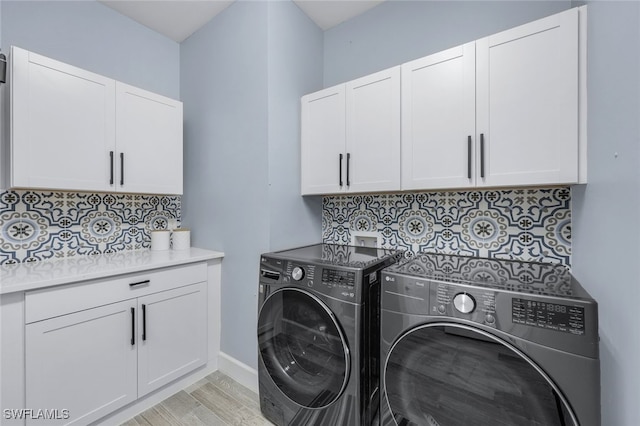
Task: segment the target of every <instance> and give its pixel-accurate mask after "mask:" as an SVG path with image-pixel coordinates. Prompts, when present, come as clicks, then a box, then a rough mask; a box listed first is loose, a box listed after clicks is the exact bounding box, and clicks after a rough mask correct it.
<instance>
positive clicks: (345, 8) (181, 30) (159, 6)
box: [99, 0, 383, 43]
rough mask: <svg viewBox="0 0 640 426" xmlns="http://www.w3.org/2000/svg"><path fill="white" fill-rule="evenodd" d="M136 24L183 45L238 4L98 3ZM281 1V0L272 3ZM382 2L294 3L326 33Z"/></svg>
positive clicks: (213, 0)
mask: <svg viewBox="0 0 640 426" xmlns="http://www.w3.org/2000/svg"><path fill="white" fill-rule="evenodd" d="M99 1H100V2H101V3H103V4H105V5H106V6H108V7H110V8H112V9H114V10H116V11H118V12H120V13H121V14H123V15H125V16H128V17H129V18H131V19H133V20H134V21H137V22H139V23H140V24H142V25H144V26H146V27H148V28H151V29H152V30H154V31H157V32H159V33H160V34H164V35H165V36H167V37H169V38H170V39H172V40H174V41H176V42H178V43H181V42H182V41H184V40H185V39H186V38H187V37H189V36H190V35H191V34H193V33H194V32H196V31H197V30H198V29H199V28H200V27H202V26H203V25H204V24H206V23H207V22H209V21H210V20H211V19H212V18H213V17H214V16H216V15H217V14H219V13H220V12H222V11H223V10H224V9H226V8H227V7H228V6H229V5H230V4H231V3H233V1H235V0H99ZM269 1H281V0H269ZM382 1H383V0H294V3H295V4H297V5H298V7H299V8H300V9H302V11H303V12H304V13H305V14H306V15H307V16H309V18H311V19H312V20H313V21H314V22H315V23H316V24H317V25H318V27H320V28H321V29H323V30H326V29H329V28H331V27H334V26H336V25H338V24H340V23H342V22H344V21H347V20H349V19H351V18H353V17H354V16H358V15H360V14H361V13H364V12H366V11H367V10H369V9H371V8H373V7H375V6H377V5H378V4H380V3H382Z"/></svg>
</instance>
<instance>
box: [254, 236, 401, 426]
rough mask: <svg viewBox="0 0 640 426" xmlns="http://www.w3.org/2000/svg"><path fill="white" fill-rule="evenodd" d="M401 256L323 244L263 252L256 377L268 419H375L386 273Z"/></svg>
mask: <svg viewBox="0 0 640 426" xmlns="http://www.w3.org/2000/svg"><path fill="white" fill-rule="evenodd" d="M401 255H402V254H401V252H397V251H393V250H382V249H376V248H368V247H352V246H341V245H332V244H317V245H312V246H306V247H301V248H297V249H292V250H286V251H281V252H276V253H268V254H263V255H262V256H261V259H260V288H259V295H258V307H259V315H258V349H259V357H258V380H259V394H260V395H259V396H260V408H261V410H262V413H263V415H264V416H265V417H266V418H267V419H269V420H270V421H271V422H273V423H274V424H276V425H278V426H285V425H296V426H300V425H305V426H308V425H327V426H335V425H341V426H355V425H357V426H364V425H366V426H369V425H370V424H371V421H372V419H373V417H374V415H375V414H376V413H377V410H378V407H379V396H380V394H379V372H380V363H379V354H380V334H379V319H380V311H379V306H380V274H381V272H380V271H381V270H382V268H384V267H386V266H388V265H390V264H392V263H394V262H396V261H397V260H398V259H399V258H400V257H401Z"/></svg>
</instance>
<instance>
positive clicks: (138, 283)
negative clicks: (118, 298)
mask: <svg viewBox="0 0 640 426" xmlns="http://www.w3.org/2000/svg"><path fill="white" fill-rule="evenodd" d="M150 282H151V280H144V281H138V282H137V283H130V284H129V287H135V286H137V285H142V284H149V283H150Z"/></svg>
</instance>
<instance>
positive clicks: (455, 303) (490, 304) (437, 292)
mask: <svg viewBox="0 0 640 426" xmlns="http://www.w3.org/2000/svg"><path fill="white" fill-rule="evenodd" d="M430 293H431V297H430V298H429V299H430V300H431V306H430V308H429V314H430V315H435V316H448V317H456V318H464V319H467V320H470V321H473V322H477V323H481V324H485V325H488V326H491V327H494V326H495V325H496V292H495V291H490V290H486V289H482V288H478V287H475V288H470V287H467V286H460V285H455V284H447V283H434V282H432V283H431V288H430Z"/></svg>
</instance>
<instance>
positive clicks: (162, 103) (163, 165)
mask: <svg viewBox="0 0 640 426" xmlns="http://www.w3.org/2000/svg"><path fill="white" fill-rule="evenodd" d="M116 141H117V151H118V155H117V158H116V164H117V167H116V169H117V173H116V187H117V190H118V191H123V192H142V193H149V194H182V178H183V177H182V102H179V101H175V100H173V99H169V98H166V97H164V96H160V95H157V94H155V93H151V92H147V91H145V90H142V89H138V88H136V87H133V86H129V85H126V84H124V83H120V82H118V83H117V84H116Z"/></svg>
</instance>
